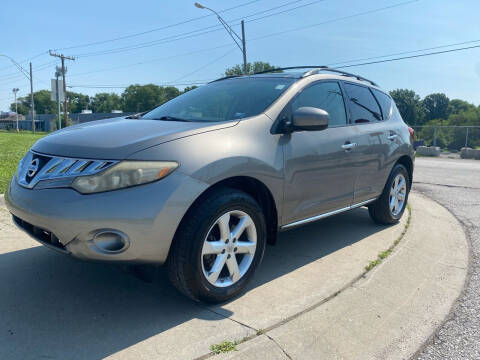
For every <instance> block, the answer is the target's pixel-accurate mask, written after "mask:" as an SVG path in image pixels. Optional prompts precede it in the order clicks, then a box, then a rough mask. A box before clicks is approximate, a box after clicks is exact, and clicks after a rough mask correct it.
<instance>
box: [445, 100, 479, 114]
mask: <svg viewBox="0 0 480 360" xmlns="http://www.w3.org/2000/svg"><path fill="white" fill-rule="evenodd" d="M475 109H476V108H475V105H473V104H470V103H469V102H467V101H464V100H460V99H453V100H450V103H449V104H448V112H449V114H459V113H461V112H464V111H469V110H475Z"/></svg>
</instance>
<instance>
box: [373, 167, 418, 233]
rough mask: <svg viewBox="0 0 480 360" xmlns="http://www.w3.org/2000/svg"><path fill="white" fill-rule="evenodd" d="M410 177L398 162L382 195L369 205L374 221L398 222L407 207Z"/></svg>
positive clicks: (382, 222) (383, 222)
mask: <svg viewBox="0 0 480 360" xmlns="http://www.w3.org/2000/svg"><path fill="white" fill-rule="evenodd" d="M409 193H410V177H409V175H408V171H407V169H406V168H405V166H403V165H402V164H396V165H395V166H394V167H393V169H392V171H391V173H390V176H389V177H388V180H387V183H386V184H385V188H384V189H383V192H382V195H381V196H380V197H379V198H378V199H377V200H376V201H375V202H374V203H372V204H370V205H369V206H368V212H369V214H370V217H371V218H372V220H373V221H375V222H376V223H378V224H384V225H390V224H395V223H397V222H398V221H399V220H400V218H401V217H402V215H403V213H404V211H405V208H406V207H407V201H408V194H409Z"/></svg>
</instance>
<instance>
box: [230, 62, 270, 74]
mask: <svg viewBox="0 0 480 360" xmlns="http://www.w3.org/2000/svg"><path fill="white" fill-rule="evenodd" d="M277 67H278V66H274V65H270V64H269V63H268V62H263V61H255V62H254V63H253V65H252V63H247V74H249V75H251V74H254V73H257V72H260V71H267V70H273V69H275V68H277ZM234 75H243V65H235V66H233V67H231V68H228V69H227V70H225V76H234Z"/></svg>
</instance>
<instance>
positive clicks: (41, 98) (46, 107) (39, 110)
mask: <svg viewBox="0 0 480 360" xmlns="http://www.w3.org/2000/svg"><path fill="white" fill-rule="evenodd" d="M17 101H18V113H19V114H23V115H26V114H28V113H29V112H30V94H28V95H26V96H24V97H21V98H18V99H17ZM33 101H34V103H35V113H36V114H55V113H56V112H57V111H56V105H55V102H54V101H52V100H50V91H48V90H40V91H36V92H34V93H33ZM12 108H13V111H15V103H13V104H11V105H10V109H12Z"/></svg>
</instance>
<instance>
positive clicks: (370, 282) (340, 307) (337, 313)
mask: <svg viewBox="0 0 480 360" xmlns="http://www.w3.org/2000/svg"><path fill="white" fill-rule="evenodd" d="M410 203H411V206H412V215H413V216H412V221H411V225H410V227H409V228H408V230H407V232H406V234H405V236H404V237H403V239H402V241H401V242H400V243H399V245H398V246H397V248H396V249H395V251H394V252H393V253H392V255H391V256H389V257H388V258H386V259H385V261H384V263H383V264H381V265H380V266H377V267H375V268H374V269H373V270H372V271H371V272H369V273H367V274H366V275H365V276H364V277H362V278H360V279H359V280H358V281H355V282H354V283H353V284H352V285H351V286H349V287H347V288H346V289H344V290H343V291H341V292H339V293H338V294H337V296H333V297H331V298H330V299H328V301H325V302H324V303H322V304H321V305H320V306H318V307H315V308H313V309H312V310H310V311H307V312H303V313H302V314H301V315H300V316H298V317H295V318H294V319H292V320H291V321H286V322H285V323H283V324H281V325H280V326H278V327H275V328H274V329H272V330H271V331H266V332H265V331H264V332H262V334H261V335H260V336H254V337H253V340H248V341H245V342H243V343H241V344H240V345H239V346H238V351H236V352H232V353H227V354H223V355H221V358H222V359H253V358H256V357H255V356H256V354H257V355H258V354H262V358H265V359H268V358H275V359H277V358H280V359H281V358H285V359H319V358H321V359H337V358H344V359H367V358H368V359H405V358H409V357H411V356H412V355H414V354H415V353H416V352H417V350H418V349H419V348H420V347H422V346H423V344H424V343H425V341H426V340H427V339H429V337H430V336H431V334H432V333H434V332H435V331H436V329H437V328H438V327H439V326H440V325H441V324H442V323H443V321H444V319H445V318H446V317H447V316H448V314H449V313H450V310H451V308H452V306H453V304H454V303H455V301H456V300H457V298H458V296H459V295H460V294H461V292H462V291H463V287H464V283H465V279H466V276H467V272H468V263H469V246H468V242H467V240H466V237H465V234H464V232H463V229H462V227H461V225H460V224H459V223H458V221H457V220H456V218H455V217H454V216H453V215H452V214H451V213H450V212H449V211H448V210H446V209H445V208H444V207H442V206H440V205H439V204H437V203H436V202H434V201H432V200H430V199H428V198H426V197H424V196H420V195H417V194H412V196H411V202H410ZM272 347H277V348H278V349H280V350H281V352H282V354H281V356H280V355H279V353H278V351H277V352H272V355H271V356H270V355H268V354H269V352H268V351H266V349H268V348H272ZM278 349H277V350H278ZM273 354H275V355H273ZM206 357H209V356H208V355H207V356H205V357H202V358H206Z"/></svg>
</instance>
